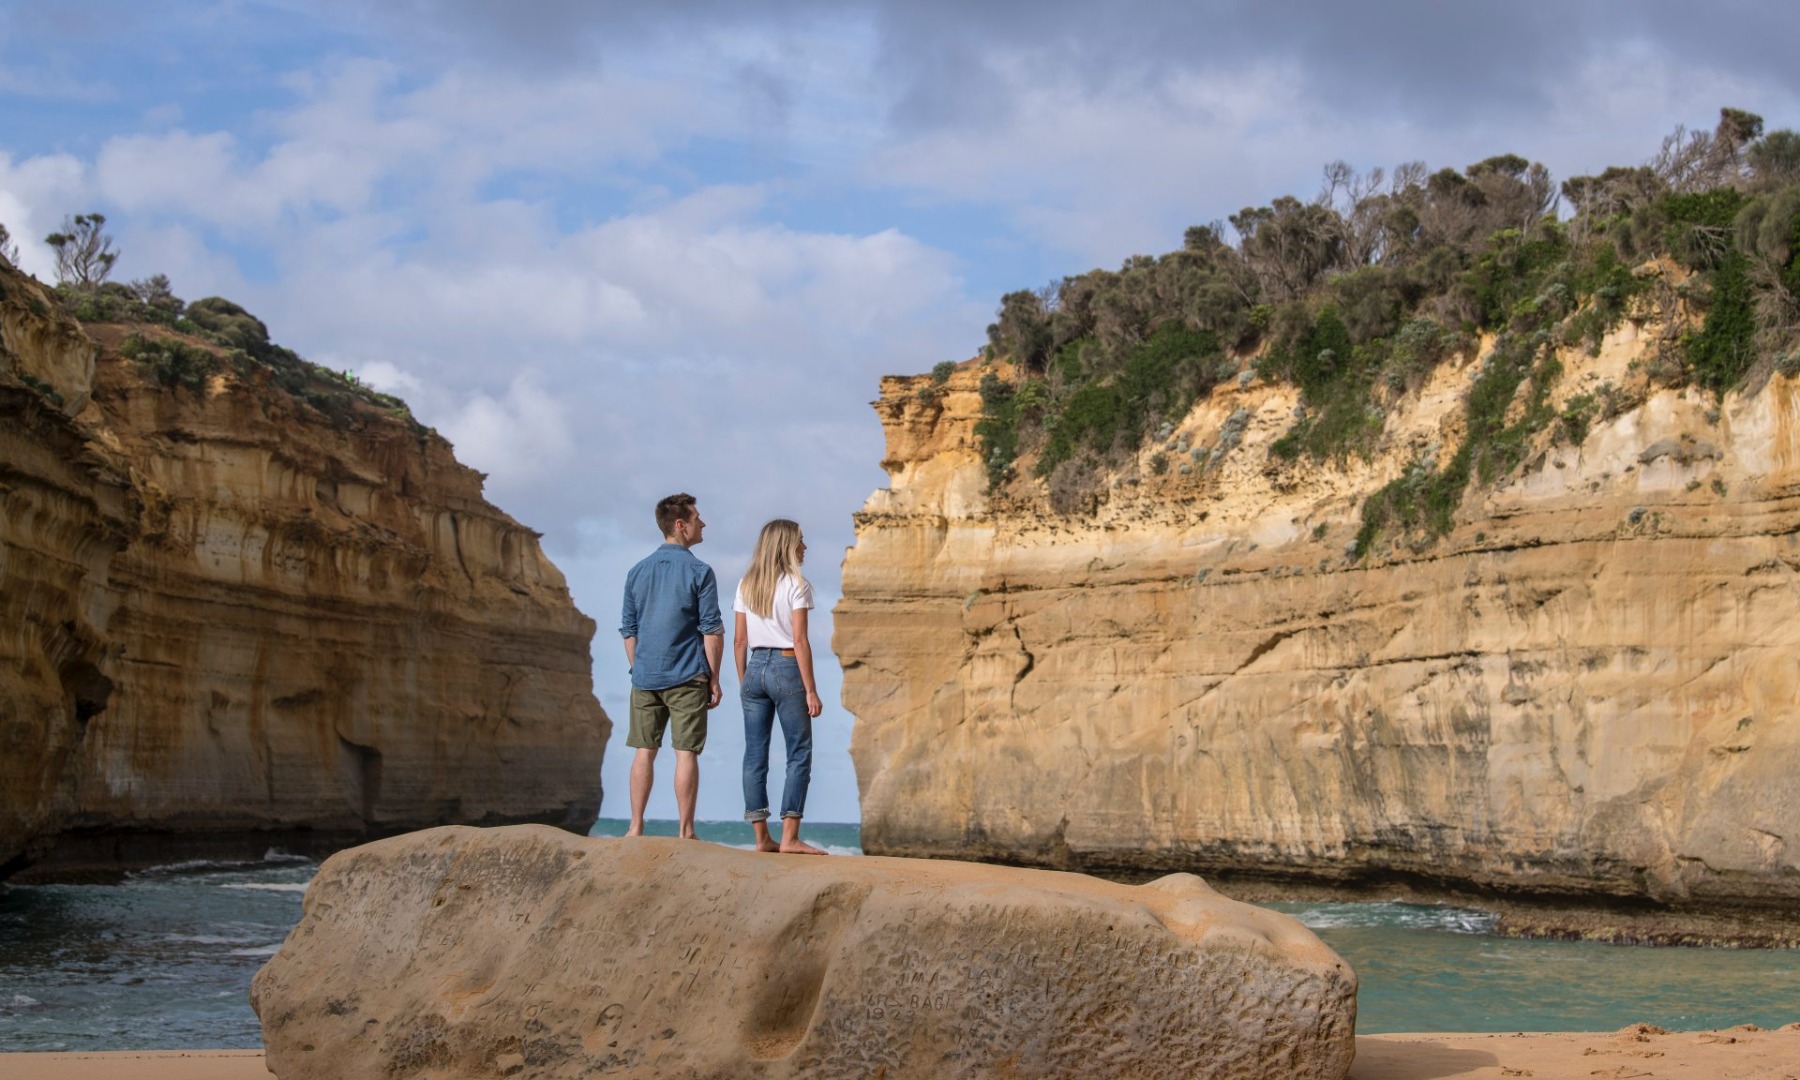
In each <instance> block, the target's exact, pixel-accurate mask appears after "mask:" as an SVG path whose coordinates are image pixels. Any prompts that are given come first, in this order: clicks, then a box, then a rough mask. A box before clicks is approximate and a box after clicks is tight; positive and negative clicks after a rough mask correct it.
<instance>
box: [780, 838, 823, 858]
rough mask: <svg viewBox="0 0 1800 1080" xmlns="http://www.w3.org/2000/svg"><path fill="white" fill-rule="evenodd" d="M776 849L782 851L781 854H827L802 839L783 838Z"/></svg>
mask: <svg viewBox="0 0 1800 1080" xmlns="http://www.w3.org/2000/svg"><path fill="white" fill-rule="evenodd" d="M776 850H778V851H780V852H782V853H783V854H787V855H825V854H828V853H827V852H824V851H821V850H819V849H818V848H816V847H813V846H812V845H811V844H809V843H807V842H806V841H804V840H783V841H782V842H781V845H780V846H779V847H778V848H777V849H776Z"/></svg>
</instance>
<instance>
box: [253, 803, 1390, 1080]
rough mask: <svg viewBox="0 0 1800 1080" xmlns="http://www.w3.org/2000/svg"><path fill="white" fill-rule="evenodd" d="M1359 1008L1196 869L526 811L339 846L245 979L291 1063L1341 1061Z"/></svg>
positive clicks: (1120, 1071) (825, 1076)
mask: <svg viewBox="0 0 1800 1080" xmlns="http://www.w3.org/2000/svg"><path fill="white" fill-rule="evenodd" d="M1355 997H1356V978H1355V976H1354V974H1352V973H1351V971H1350V970H1349V968H1348V967H1346V966H1345V965H1344V963H1343V961H1342V960H1341V959H1339V958H1338V957H1337V955H1336V954H1335V953H1333V952H1332V951H1331V950H1330V949H1328V948H1326V947H1325V946H1324V945H1323V944H1322V943H1321V942H1320V941H1319V940H1318V939H1317V938H1316V937H1314V936H1313V934H1312V933H1311V932H1310V931H1308V930H1307V929H1306V928H1305V927H1303V926H1301V925H1300V924H1299V923H1298V922H1297V921H1295V920H1293V919H1290V918H1288V917H1287V916H1283V915H1278V914H1275V913H1273V912H1269V911H1265V910H1262V909H1260V908H1254V907H1250V906H1248V905H1244V904H1239V903H1236V902H1234V901H1231V900H1227V899H1225V898H1224V897H1221V896H1219V895H1218V894H1217V893H1215V892H1213V891H1212V890H1211V889H1209V888H1207V887H1206V885H1205V884H1204V883H1203V882H1201V881H1200V880H1199V879H1197V878H1194V877H1191V876H1186V875H1182V876H1176V877H1170V878H1165V879H1162V880H1160V881H1157V882H1153V883H1151V884H1149V885H1144V886H1139V887H1136V888H1131V887H1127V886H1123V885H1115V884H1112V883H1109V882H1104V881H1100V880H1098V879H1094V878H1088V877H1083V876H1080V875H1073V874H1060V873H1052V872H1046V871H1034V870H1018V869H1010V868H998V867H985V866H976V865H973V864H968V863H950V862H924V861H910V860H900V859H879V858H864V859H857V858H841V859H814V858H807V859H802V858H796V857H783V856H776V855H764V854H758V853H754V852H747V851H739V850H736V849H732V848H725V847H719V846H715V845H711V844H701V843H696V842H694V841H681V840H672V839H637V840H601V839H595V840H585V839H577V838H575V837H571V836H568V835H567V834H563V833H559V832H556V831H554V830H550V829H543V828H530V827H520V828H510V829H492V830H476V829H465V828H446V829H434V830H431V831H429V832H423V833H417V834H414V835H410V836H404V837H396V838H394V839H390V840H383V841H378V842H376V843H373V844H369V845H367V846H365V847H360V848H356V849H353V850H351V851H345V852H341V853H339V854H337V855H335V856H333V857H332V858H331V859H330V860H328V861H327V862H326V863H325V865H324V866H323V867H322V868H321V869H320V871H319V874H318V876H317V877H316V878H314V880H313V883H312V885H311V886H310V887H309V888H308V890H307V894H306V910H305V915H304V916H303V917H302V919H301V922H300V925H299V926H298V927H296V928H295V929H294V931H293V932H292V933H291V934H289V935H288V939H287V941H286V943H285V944H283V946H282V948H281V951H280V953H278V954H277V955H276V956H275V957H274V959H272V960H270V961H269V963H268V964H267V965H266V966H265V967H264V968H263V969H262V971H260V972H259V973H258V974H257V976H256V980H255V983H254V986H253V988H252V991H251V1000H252V1002H253V1004H254V1005H255V1007H256V1011H257V1014H258V1015H259V1016H260V1017H261V1018H262V1024H263V1042H264V1045H265V1047H266V1048H267V1055H268V1063H269V1067H270V1069H271V1070H272V1071H273V1072H274V1073H275V1075H277V1076H278V1077H280V1078H281V1080H314V1078H316V1080H362V1078H368V1080H374V1078H382V1080H399V1078H402V1077H407V1078H411V1077H419V1076H427V1075H428V1076H431V1077H433V1078H434V1080H439V1078H441V1080H451V1078H455V1080H478V1078H487V1077H501V1076H530V1077H534V1078H545V1080H553V1078H562V1077H571V1078H572V1077H587V1076H613V1075H617V1076H634V1077H652V1076H654V1077H661V1078H668V1080H676V1078H683V1077H721V1078H722V1077H766V1078H777V1077H796V1078H798V1077H807V1078H813V1080H830V1078H836V1077H843V1078H846V1080H866V1078H868V1077H886V1078H887V1080H900V1078H904V1077H920V1078H931V1080H945V1078H958V1077H967V1078H1003V1077H1026V1076H1030V1077H1045V1078H1051V1077H1085V1078H1095V1080H1098V1078H1104V1077H1135V1078H1141V1080H1154V1078H1157V1077H1180V1078H1182V1080H1187V1078H1190V1077H1196V1076H1205V1077H1215V1078H1221V1080H1225V1078H1238V1077H1244V1078H1248V1077H1269V1078H1277V1077H1279V1078H1281V1080H1290V1078H1292V1080H1306V1078H1312V1077H1333V1078H1338V1077H1342V1076H1344V1075H1345V1074H1346V1073H1347V1072H1348V1070H1349V1067H1350V1059H1351V1055H1352V1053H1353V1051H1354V1027H1355V1013H1356V1001H1355Z"/></svg>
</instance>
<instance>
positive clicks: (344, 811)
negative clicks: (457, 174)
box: [0, 266, 610, 871]
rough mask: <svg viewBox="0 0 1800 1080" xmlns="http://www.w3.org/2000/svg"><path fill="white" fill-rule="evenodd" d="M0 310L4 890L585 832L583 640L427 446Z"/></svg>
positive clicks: (33, 305) (553, 591)
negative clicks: (311, 855)
mask: <svg viewBox="0 0 1800 1080" xmlns="http://www.w3.org/2000/svg"><path fill="white" fill-rule="evenodd" d="M0 292H3V294H4V295H0V510H3V513H0V740H4V745H5V747H6V753H5V754H3V755H0V868H3V870H4V871H11V870H16V869H19V868H21V867H23V866H25V865H28V864H30V863H32V862H34V861H37V860H40V859H42V858H44V857H46V856H48V857H49V859H50V860H51V861H52V862H54V863H57V864H61V865H75V864H88V863H105V862H109V861H112V860H115V859H118V860H124V861H135V860H142V859H149V858H157V857H164V856H167V855H169V854H174V853H180V852H189V851H204V850H220V851H226V850H245V851H255V852H260V851H261V850H262V848H263V847H266V846H268V845H269V844H270V843H280V844H283V845H287V846H291V847H297V848H302V849H309V848H310V849H322V848H330V847H334V846H338V845H341V844H342V843H345V842H348V841H351V840H355V839H359V838H364V837H367V836H370V835H376V834H383V833H391V832H396V831H400V830H403V829H409V828H415V827H421V826H426V825H434V824H441V823H450V822H464V823H473V822H513V821H547V822H551V823H556V824H562V825H566V826H569V827H573V828H577V829H585V828H586V826H587V825H588V824H590V823H591V822H592V820H593V818H594V816H595V814H596V813H597V810H598V806H599V800H600V781H599V766H600V756H601V751H602V748H603V747H604V745H605V740H606V737H607V734H608V732H609V730H610V724H609V722H608V720H607V717H606V716H605V714H604V713H603V712H602V711H601V709H600V706H599V703H598V702H597V701H596V700H595V698H594V696H593V692H592V681H591V676H590V666H589V656H588V643H589V641H590V640H591V638H592V636H593V631H594V624H593V622H592V621H591V620H589V619H587V618H586V617H585V616H583V615H582V614H581V613H580V612H579V611H577V610H576V609H575V608H574V606H573V604H572V603H571V601H570V598H569V594H568V590H567V587H566V585H565V583H564V581H563V578H562V576H561V574H560V573H559V572H558V571H557V569H556V568H555V567H554V566H553V565H551V563H550V562H549V561H548V560H547V559H546V558H545V557H544V555H543V553H542V551H541V550H540V548H539V546H538V541H537V536H536V534H535V533H533V532H532V531H531V530H529V529H527V528H525V527H523V526H521V525H520V524H519V523H518V522H516V521H514V520H512V519H511V518H510V517H508V516H507V515H506V514H504V513H502V512H501V511H499V510H498V509H496V508H495V507H493V506H491V505H489V504H488V503H487V502H486V501H485V500H484V499H483V498H482V495H481V476H480V474H478V473H476V472H474V471H473V470H470V469H468V468H466V467H464V466H462V465H460V464H458V463H457V462H456V460H455V458H454V456H453V455H452V452H451V448H450V446H449V444H448V443H446V442H445V441H444V440H443V439H441V438H439V437H438V436H437V435H436V434H435V433H433V432H426V431H424V430H423V429H419V428H416V427H415V426H414V425H413V424H412V422H411V421H410V420H409V419H408V418H406V417H404V416H397V415H393V414H391V413H389V412H387V411H385V410H383V409H380V408H377V407H373V406H370V407H367V408H359V409H358V410H357V411H356V412H355V414H354V415H353V416H351V417H350V418H348V419H347V420H346V421H341V422H337V423H334V422H333V421H332V420H330V419H329V418H327V417H325V416H323V415H321V414H319V413H318V412H316V411H314V410H313V409H312V408H310V407H308V406H307V405H305V404H303V403H301V402H300V401H299V400H298V399H296V398H295V397H293V396H290V395H289V394H288V393H286V392H284V391H282V390H280V389H278V388H277V387H275V386H273V385H271V384H270V383H269V381H268V380H267V379H266V378H264V379H260V380H259V379H256V378H245V377H240V376H237V375H225V374H217V375H214V376H212V377H211V378H210V380H209V381H208V382H207V384H206V386H205V387H204V389H203V390H200V391H191V390H171V389H167V388H164V387H163V386H161V385H159V384H158V383H157V382H156V381H154V380H153V379H152V378H150V377H148V375H147V373H146V371H145V369H143V368H142V367H141V366H140V365H139V364H137V363H136V362H134V361H131V360H128V359H124V358H122V357H120V356H119V355H118V354H117V351H116V349H117V346H118V344H119V343H120V341H121V340H123V338H124V336H125V334H126V330H125V329H124V328H117V327H104V326H103V327H97V328H94V337H90V336H89V335H88V334H87V333H84V332H83V330H82V329H81V328H80V327H78V326H76V325H75V324H74V323H72V322H70V321H68V320H67V319H65V318H62V317H61V316H60V315H57V314H55V304H54V301H53V299H52V298H51V297H49V295H48V294H47V293H46V292H45V290H44V289H43V288H42V287H41V286H39V285H38V284H37V283H36V282H34V281H31V280H30V279H28V278H25V277H23V276H22V275H19V274H17V273H15V272H13V271H12V270H11V269H10V268H8V267H4V266H0ZM144 332H145V333H146V334H155V333H160V332H161V331H158V330H155V329H147V330H145V331H144Z"/></svg>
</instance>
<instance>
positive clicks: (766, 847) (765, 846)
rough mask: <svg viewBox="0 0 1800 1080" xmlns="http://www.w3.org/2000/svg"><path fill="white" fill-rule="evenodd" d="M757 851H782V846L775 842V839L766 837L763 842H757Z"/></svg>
mask: <svg viewBox="0 0 1800 1080" xmlns="http://www.w3.org/2000/svg"><path fill="white" fill-rule="evenodd" d="M756 850H758V851H780V850H781V845H780V844H778V843H776V842H775V838H774V837H772V836H765V837H763V838H762V839H761V840H758V841H757V842H756Z"/></svg>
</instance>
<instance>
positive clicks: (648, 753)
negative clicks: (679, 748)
mask: <svg viewBox="0 0 1800 1080" xmlns="http://www.w3.org/2000/svg"><path fill="white" fill-rule="evenodd" d="M677 753H678V754H679V752H677ZM655 779H656V751H655V750H654V749H650V748H647V747H642V746H640V747H638V752H637V756H636V757H634V758H632V759H631V825H630V827H628V828H627V829H626V830H625V835H626V836H642V835H644V807H646V806H649V805H650V783H651V781H653V780H655Z"/></svg>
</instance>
